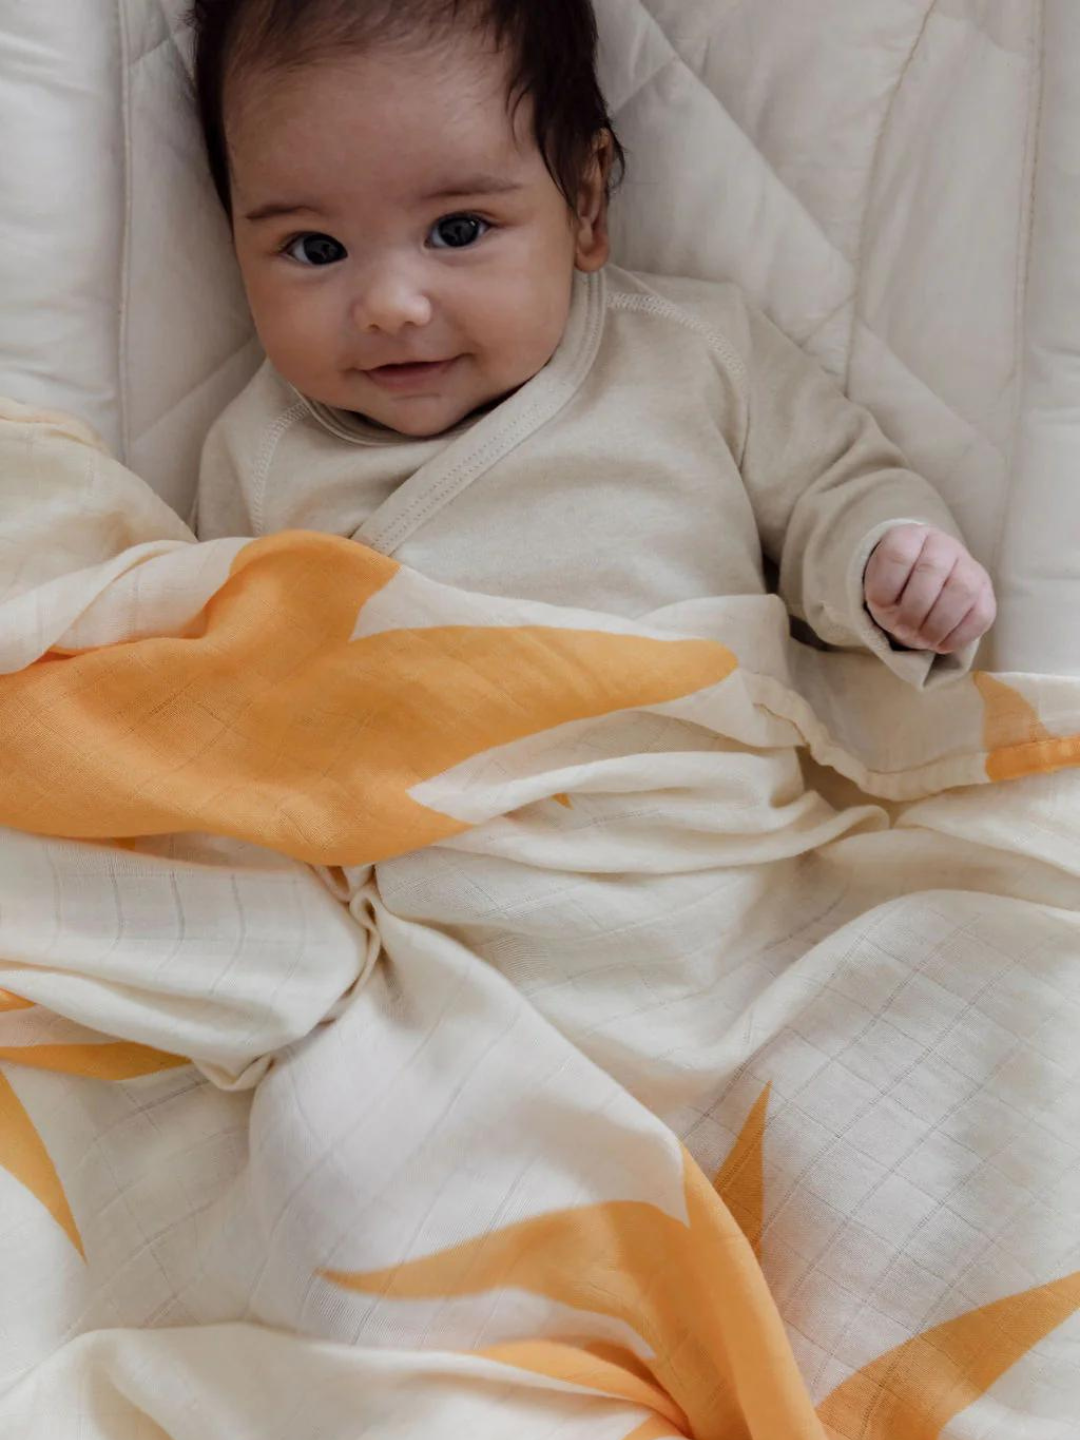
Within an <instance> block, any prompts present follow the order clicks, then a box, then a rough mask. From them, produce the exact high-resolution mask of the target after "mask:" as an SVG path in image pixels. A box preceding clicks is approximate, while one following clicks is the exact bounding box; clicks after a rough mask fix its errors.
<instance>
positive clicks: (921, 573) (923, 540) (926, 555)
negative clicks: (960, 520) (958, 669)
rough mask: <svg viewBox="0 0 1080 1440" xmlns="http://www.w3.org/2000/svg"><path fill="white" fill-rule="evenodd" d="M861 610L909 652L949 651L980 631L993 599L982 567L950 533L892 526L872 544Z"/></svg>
mask: <svg viewBox="0 0 1080 1440" xmlns="http://www.w3.org/2000/svg"><path fill="white" fill-rule="evenodd" d="M863 590H864V593H865V595H866V604H867V608H868V609H869V611H870V614H871V615H872V616H873V617H874V619H875V620H876V621H877V623H878V624H879V625H880V626H881V628H882V630H884V631H885V632H886V634H888V635H892V636H893V638H894V639H896V640H898V641H899V642H900V644H901V645H903V646H905V647H906V648H907V649H909V650H934V651H936V652H937V654H939V655H952V654H953V653H954V652H955V651H957V650H963V648H964V646H965V645H970V644H971V642H972V641H973V640H978V639H979V637H980V636H982V635H985V634H986V632H987V630H989V629H990V626H991V625H992V624H993V623H994V617H995V616H996V614H997V602H996V601H995V599H994V587H993V585H992V584H991V582H990V576H989V575H987V573H986V571H985V570H984V569H983V567H982V566H981V565H980V564H978V562H977V561H975V560H973V559H972V557H971V556H970V555H969V554H968V552H967V551H966V550H965V549H964V547H963V545H961V543H960V541H959V540H954V539H953V538H952V536H951V535H946V534H945V533H944V531H942V530H934V529H932V528H931V527H930V526H929V525H898V526H897V527H896V529H895V530H890V531H889V532H888V534H887V535H886V536H885V538H884V539H883V540H881V541H880V542H879V543H878V545H877V546H876V547H875V548H874V551H873V553H872V555H871V556H870V563H869V564H868V565H867V567H866V574H865V576H864V577H863Z"/></svg>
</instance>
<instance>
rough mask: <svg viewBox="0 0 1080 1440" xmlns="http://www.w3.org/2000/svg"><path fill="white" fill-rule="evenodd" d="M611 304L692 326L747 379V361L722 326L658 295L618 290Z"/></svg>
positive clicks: (740, 375) (742, 378)
mask: <svg viewBox="0 0 1080 1440" xmlns="http://www.w3.org/2000/svg"><path fill="white" fill-rule="evenodd" d="M609 304H610V306H611V308H612V309H613V310H636V311H638V312H640V313H642V314H645V315H652V316H653V317H654V318H655V319H657V320H673V321H674V322H675V323H676V324H677V325H681V326H682V327H683V329H685V330H692V331H693V332H694V334H696V335H700V336H701V337H702V338H703V339H705V340H707V341H708V342H709V344H710V345H711V346H712V348H713V349H714V350H715V351H716V352H717V353H718V354H719V355H720V356H721V358H722V359H724V360H725V361H727V363H728V364H729V365H730V366H731V368H732V369H733V370H734V371H735V372H736V374H737V375H738V376H739V378H740V379H741V380H745V379H746V362H745V361H744V360H743V358H742V357H741V356H740V355H739V354H738V353H737V352H736V351H735V350H734V349H733V348H732V346H731V344H730V342H729V341H728V340H726V339H725V338H724V336H723V335H721V334H720V332H719V330H715V329H714V328H713V327H712V326H711V325H708V324H706V323H705V321H704V320H699V319H698V318H697V317H696V316H695V315H690V314H688V313H687V311H685V310H680V309H679V307H678V306H677V305H673V304H672V303H671V301H670V300H664V299H662V298H661V297H660V296H658V295H626V294H615V295H612V296H611V298H610V301H609Z"/></svg>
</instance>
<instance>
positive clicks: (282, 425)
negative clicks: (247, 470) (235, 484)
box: [251, 400, 307, 535]
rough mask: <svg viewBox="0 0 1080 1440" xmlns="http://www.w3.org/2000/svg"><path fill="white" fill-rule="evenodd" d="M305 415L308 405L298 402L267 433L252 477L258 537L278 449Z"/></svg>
mask: <svg viewBox="0 0 1080 1440" xmlns="http://www.w3.org/2000/svg"><path fill="white" fill-rule="evenodd" d="M305 414H307V406H306V404H305V403H304V402H303V401H302V400H296V401H294V402H293V403H292V404H291V405H290V406H289V408H288V409H287V410H284V411H282V413H281V414H280V415H279V416H278V417H277V419H276V420H275V421H274V423H273V424H272V425H271V426H270V429H269V430H268V431H267V433H266V439H265V440H264V442H263V448H262V450H261V452H260V453H259V457H258V459H257V461H256V462H255V466H254V469H253V470H252V475H251V523H252V528H253V529H254V531H255V533H256V535H259V534H261V533H262V529H263V497H264V496H265V494H266V481H267V478H268V477H269V474H270V466H271V465H272V464H273V460H274V455H275V454H276V452H277V447H278V445H279V444H280V443H281V438H282V436H283V435H284V434H285V432H286V430H289V429H291V427H292V426H293V425H295V424H296V422H297V420H299V419H300V418H301V417H302V416H304V415H305Z"/></svg>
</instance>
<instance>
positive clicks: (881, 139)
mask: <svg viewBox="0 0 1080 1440" xmlns="http://www.w3.org/2000/svg"><path fill="white" fill-rule="evenodd" d="M937 4H938V0H930V4H929V5H928V6H927V7H926V12H925V14H924V15H923V18H922V24H921V25H920V26H919V33H918V34H917V35H916V36H915V42H914V44H913V45H912V47H911V50H910V52H909V54H908V57H907V59H906V60H905V61H904V64H903V66H902V68H901V70H900V73H899V75H898V76H897V78H896V84H895V85H894V86H893V91H892V94H891V95H890V96H889V103H888V105H887V106H886V107H885V113H884V115H883V116H882V118H881V128H880V130H879V131H878V134H877V139H876V141H875V142H874V153H873V157H872V159H871V161H870V170H869V173H868V175H867V182H866V188H865V191H864V199H863V213H862V220H861V221H860V224H859V246H858V249H857V251H856V252H855V256H854V260H853V264H854V267H855V291H854V299H855V305H854V309H853V310H852V315H851V333H850V335H849V336H848V352H847V365H846V367H845V370H844V389H845V390H847V391H849V392H850V390H851V362H852V358H853V356H854V354H855V332H856V330H857V328H858V326H859V323H860V321H861V322H862V323H863V324H864V325H865V324H866V321H865V320H864V319H863V304H862V301H863V300H864V299H865V288H864V278H865V269H864V262H865V258H866V240H867V232H868V230H869V226H870V207H871V205H872V204H873V200H874V196H875V194H876V193H877V184H878V180H879V179H880V174H881V152H882V149H883V147H884V144H885V136H886V135H887V134H888V133H889V126H890V124H891V122H892V117H893V111H894V110H895V109H896V102H897V100H898V99H899V96H900V91H901V90H902V89H903V86H904V81H905V80H906V79H907V75H908V71H909V70H910V69H911V65H912V62H913V61H914V59H915V56H916V55H917V54H918V52H919V50H920V48H921V46H922V42H923V37H924V36H925V35H926V28H927V26H928V25H929V24H930V17H931V15H933V13H934V11H935V10H936V9H937ZM866 328H867V329H868V330H869V329H870V328H871V327H870V326H869V325H867V326H866ZM889 348H890V350H891V348H892V347H891V346H890V347H889ZM949 409H950V410H951V409H952V406H951V405H950V406H949Z"/></svg>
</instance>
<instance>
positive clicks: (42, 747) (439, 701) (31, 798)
mask: <svg viewBox="0 0 1080 1440" xmlns="http://www.w3.org/2000/svg"><path fill="white" fill-rule="evenodd" d="M397 571H398V567H397V566H396V565H395V564H394V563H393V562H392V561H390V560H387V559H386V558H385V557H384V556H381V555H377V554H375V553H374V552H373V551H370V550H367V549H365V548H364V547H363V546H360V545H357V544H355V543H353V542H352V541H345V540H339V539H337V538H335V537H333V536H319V535H307V534H283V535H275V536H271V537H269V538H268V539H266V540H260V541H256V542H253V543H252V544H251V545H249V546H247V547H245V549H244V550H243V551H241V553H240V554H239V556H238V557H237V559H236V562H235V564H234V569H233V574H232V577H231V578H230V580H229V581H228V582H227V584H226V585H225V586H223V587H222V589H221V590H220V591H219V592H218V593H217V594H216V595H215V596H214V597H213V598H212V600H211V601H210V603H209V604H208V605H207V607H206V610H205V613H204V628H203V633H202V634H201V635H198V636H196V637H195V638H187V639H151V640H142V641H137V642H133V643H130V644H122V645H113V646H109V647H106V648H104V649H101V650H94V651H90V652H87V653H83V654H77V655H74V656H71V657H68V658H57V657H56V656H53V657H51V658H49V659H48V660H47V662H40V663H39V664H37V665H34V666H31V667H30V668H29V669H28V670H25V671H22V672H20V673H19V674H16V675H9V676H5V677H0V734H2V735H3V737H4V751H5V754H4V762H5V763H4V771H3V776H2V777H0V824H4V825H9V826H13V827H15V828H17V829H23V830H31V831H34V832H36V833H39V834H49V835H64V836H71V837H76V838H84V839H86V838H116V837H125V836H134V835H153V834H163V833H168V832H173V831H191V830H203V831H210V832H212V833H214V834H219V835H233V836H237V837H240V838H243V839H247V840H252V841H255V842H257V843H258V844H261V845H265V846H268V847H270V848H271V849H275V850H279V851H283V852H285V853H287V854H290V855H293V856H295V857H297V858H299V859H302V860H306V861H309V862H311V863H323V864H351V865H359V864H365V863H368V862H371V861H377V860H383V859H387V858H389V857H390V856H393V855H397V854H402V853H404V852H407V851H409V850H413V849H417V848H419V847H421V846H424V845H428V844H432V843H434V842H437V841H439V840H442V839H446V838H447V837H449V836H451V835H456V834H460V833H461V832H462V831H463V830H465V829H467V828H468V827H467V826H466V825H464V824H462V823H461V822H459V821H455V820H452V819H450V818H449V817H447V816H445V815H442V814H439V813H438V812H436V811H434V810H431V809H429V808H427V807H425V806H423V805H420V804H418V803H417V802H416V801H414V800H413V799H412V798H411V796H410V794H409V792H410V791H411V790H412V788H413V787H415V786H416V785H417V784H418V783H420V782H422V781H424V780H428V779H431V778H432V777H434V776H437V775H441V774H444V773H445V772H446V771H448V770H450V769H451V768H453V767H454V766H455V765H458V764H460V763H462V762H463V761H465V760H468V759H470V758H472V757H473V756H475V755H478V754H482V753H483V752H484V751H486V750H489V749H492V748H494V747H496V746H499V745H505V744H507V743H509V742H511V741H513V740H517V739H521V738H523V737H525V736H529V735H534V734H537V733H540V732H542V731H545V730H549V729H552V728H554V727H556V726H559V725H563V724H566V723H568V722H570V721H573V720H581V719H587V718H592V717H596V716H601V715H607V714H610V713H613V712H615V711H619V710H625V709H631V708H634V707H637V706H646V705H653V704H661V703H665V702H669V701H671V700H675V699H678V698H680V697H683V696H685V695H689V694H693V693H695V692H696V691H698V690H701V689H703V688H705V687H707V686H710V685H713V684H715V683H717V682H718V681H720V680H723V679H725V678H726V677H727V676H728V675H729V674H730V673H731V672H732V671H733V670H734V669H735V659H734V657H733V656H732V655H731V653H730V652H729V651H728V650H726V649H724V647H723V646H721V645H718V644H715V643H713V642H710V641H683V640H675V639H672V640H649V639H642V638H639V637H635V636H626V635H611V634H604V633H594V632H590V631H576V630H570V629H561V628H550V629H548V628H543V627H528V626H522V627H513V626H492V627H478V628H475V629H474V628H469V627H463V626H455V627H441V628H440V627H431V628H420V629H415V630H408V629H405V630H397V631H392V632H386V633H380V634H376V635H372V636H369V637H362V638H360V639H357V640H353V639H352V636H353V634H354V631H355V626H356V621H357V617H358V615H359V613H360V611H361V610H362V608H363V606H364V604H365V603H366V601H367V600H368V599H370V598H371V596H373V595H374V594H376V593H377V592H378V591H379V590H381V589H382V588H383V587H384V586H385V585H386V584H387V583H388V582H389V581H390V580H391V579H393V577H394V575H395V574H396V573H397Z"/></svg>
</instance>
